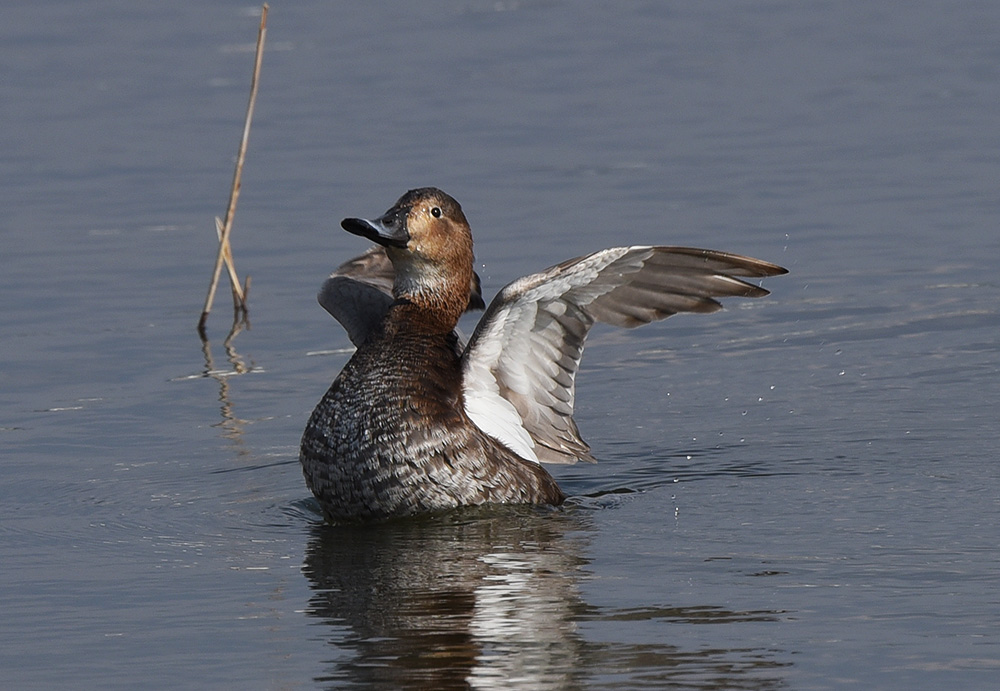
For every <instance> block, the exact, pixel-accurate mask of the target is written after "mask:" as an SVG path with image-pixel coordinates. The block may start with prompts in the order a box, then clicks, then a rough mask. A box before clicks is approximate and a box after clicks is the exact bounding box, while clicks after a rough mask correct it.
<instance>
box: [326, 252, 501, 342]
mask: <svg viewBox="0 0 1000 691" xmlns="http://www.w3.org/2000/svg"><path fill="white" fill-rule="evenodd" d="M395 279H396V271H395V270H394V269H393V268H392V262H390V261H389V257H388V256H387V255H386V253H385V248H384V247H380V246H378V245H375V246H373V247H372V248H370V249H369V250H368V251H367V252H365V253H364V254H362V255H360V256H357V257H354V258H353V259H349V260H348V261H346V262H344V263H343V264H341V265H340V266H338V267H337V269H336V271H334V272H333V273H332V274H330V277H329V278H327V279H326V280H325V281H324V282H323V286H322V287H321V288H320V291H319V294H318V295H317V296H316V298H317V299H318V300H319V304H320V305H322V307H323V309H325V310H326V311H327V312H329V313H330V314H331V315H332V316H333V318H334V319H336V320H337V321H338V322H340V324H341V325H342V326H343V327H344V328H345V329H346V330H347V336H348V338H350V339H351V343H353V344H354V345H355V346H360V345H361V344H362V343H364V342H365V340H366V339H367V338H368V334H369V333H371V332H372V330H373V329H374V328H375V327H376V326H378V325H379V323H380V322H381V321H382V319H383V318H384V317H385V313H386V312H388V311H389V306H390V305H392V301H393V297H392V284H393V282H394V281H395ZM469 289H470V294H469V307H468V309H470V310H472V309H482V308H483V307H485V306H486V303H484V302H483V296H482V293H481V291H480V287H479V276H478V275H476V274H475V273H473V275H472V284H471V285H470V286H469Z"/></svg>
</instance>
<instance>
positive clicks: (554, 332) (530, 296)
mask: <svg viewBox="0 0 1000 691" xmlns="http://www.w3.org/2000/svg"><path fill="white" fill-rule="evenodd" d="M783 273H787V272H786V270H785V269H783V268H781V267H780V266H776V265H774V264H770V263H768V262H763V261H760V260H758V259H752V258H750V257H743V256H740V255H737V254H727V253H725V252H714V251H711V250H701V249H693V248H687V247H614V248H611V249H606V250H601V251H600V252H595V253H594V254H590V255H587V256H585V257H578V258H576V259H571V260H569V261H566V262H563V263H562V264H559V265H558V266H554V267H552V268H551V269H547V270H546V271H543V272H541V273H537V274H533V275H531V276H526V277H524V278H521V279H518V280H516V281H514V282H513V283H511V284H509V285H508V286H507V287H505V288H504V289H503V290H502V291H501V292H500V294H499V295H497V297H496V298H495V299H494V300H493V302H492V303H491V304H490V306H489V308H488V309H487V310H486V314H484V315H483V318H482V319H481V320H480V322H479V325H478V326H477V327H476V331H475V333H473V335H472V339H471V340H470V341H469V345H468V347H467V348H466V350H465V353H464V354H463V389H464V394H465V408H466V412H467V413H468V415H469V417H470V418H472V420H473V422H475V423H476V425H477V426H478V427H479V428H480V429H482V430H483V431H484V432H486V433H487V434H489V435H490V436H492V437H494V438H495V439H498V440H499V441H501V442H503V443H504V444H506V445H507V446H508V447H510V448H511V450H513V451H515V452H516V453H518V454H519V455H520V456H522V457H523V458H525V459H527V460H532V461H538V462H544V463H575V462H577V461H581V460H582V461H590V462H593V461H594V457H593V456H591V454H590V447H589V446H588V445H587V444H586V442H584V441H583V439H581V438H580V432H579V430H578V429H577V426H576V423H575V422H574V421H573V401H574V381H575V378H576V372H577V369H578V367H579V364H580V357H581V355H582V354H583V343H584V340H585V339H586V337H587V333H588V332H589V331H590V327H591V326H593V324H594V322H595V321H600V322H604V323H607V324H611V325H614V326H622V327H626V328H632V327H636V326H639V325H641V324H647V323H649V322H651V321H655V320H658V319H665V318H666V317H669V316H670V315H672V314H677V313H678V312H714V311H716V310H718V309H721V308H722V305H721V304H719V302H718V301H717V300H716V299H715V298H720V297H730V296H741V297H762V296H764V295H767V294H768V291H766V290H764V289H763V288H761V287H759V286H756V285H753V284H750V283H747V282H746V281H742V280H740V279H739V278H736V277H737V276H743V277H753V278H762V277H764V276H774V275H777V274H783Z"/></svg>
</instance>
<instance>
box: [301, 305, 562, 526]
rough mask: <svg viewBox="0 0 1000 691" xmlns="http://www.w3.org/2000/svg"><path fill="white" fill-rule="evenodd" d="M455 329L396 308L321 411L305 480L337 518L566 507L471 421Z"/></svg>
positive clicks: (547, 482)
mask: <svg viewBox="0 0 1000 691" xmlns="http://www.w3.org/2000/svg"><path fill="white" fill-rule="evenodd" d="M461 377H462V374H461V363H460V360H459V353H458V342H457V336H456V335H455V333H454V332H445V333H434V332H429V331H426V330H422V329H419V328H418V329H414V328H412V324H409V323H408V321H407V315H406V310H405V309H399V310H397V309H394V310H391V311H390V315H388V316H387V318H386V320H385V322H383V324H382V325H381V327H380V328H378V329H376V331H375V332H373V333H372V334H371V336H370V338H369V339H368V340H367V341H366V342H365V343H364V344H362V345H361V346H360V347H359V348H358V350H357V351H356V352H355V354H354V356H353V357H352V358H351V360H350V361H349V362H348V363H347V365H346V366H345V367H344V369H343V371H342V372H341V373H340V375H339V376H338V377H337V379H336V380H335V381H334V382H333V385H332V386H331V387H330V389H329V391H327V393H326V395H325V396H324V397H323V400H322V401H320V403H319V405H318V406H317V407H316V409H315V410H314V411H313V414H312V417H311V418H310V420H309V423H308V425H307V426H306V430H305V433H304V434H303V437H302V446H301V454H300V460H301V461H302V468H303V472H304V474H305V478H306V482H307V484H308V485H309V487H310V489H312V491H313V493H314V494H315V495H316V497H317V498H318V499H319V501H320V504H321V505H322V507H323V512H324V513H325V514H326V516H327V517H328V518H329V519H331V520H334V521H345V520H358V519H365V518H386V517H391V516H399V515H407V514H413V513H422V512H427V511H436V510H444V509H450V508H454V507H456V506H461V505H475V504H483V503H487V502H491V503H548V504H558V503H560V502H561V501H562V500H563V495H562V493H561V491H560V490H559V488H558V486H557V485H556V483H555V481H554V480H553V479H552V477H551V476H550V475H549V474H548V473H547V472H546V471H545V470H544V469H543V468H541V467H540V466H539V465H537V464H536V463H532V462H528V461H525V460H523V459H521V458H520V457H518V456H517V455H516V454H514V453H513V452H512V451H510V450H509V449H507V448H506V447H504V446H503V445H501V444H499V443H498V442H496V441H495V440H493V439H492V438H490V437H489V436H487V435H486V434H485V433H483V432H482V431H481V430H480V429H479V428H478V427H476V425H475V424H473V423H472V421H471V420H470V419H469V417H468V416H467V415H466V413H465V410H464V405H463V400H462V396H463V394H462V380H461Z"/></svg>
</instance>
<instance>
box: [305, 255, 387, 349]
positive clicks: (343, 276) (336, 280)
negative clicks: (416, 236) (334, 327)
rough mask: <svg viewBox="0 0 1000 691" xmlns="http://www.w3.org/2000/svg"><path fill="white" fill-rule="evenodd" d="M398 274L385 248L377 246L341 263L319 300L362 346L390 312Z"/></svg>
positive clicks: (328, 279)
mask: <svg viewBox="0 0 1000 691" xmlns="http://www.w3.org/2000/svg"><path fill="white" fill-rule="evenodd" d="M395 277H396V272H395V271H393V269H392V263H390V262H389V257H387V256H386V254H385V249H383V248H382V247H378V246H375V247H372V248H371V249H370V250H368V251H367V252H365V253H364V254H362V255H360V256H358V257H354V258H353V259H349V260H348V261H346V262H344V263H343V264H341V265H340V266H338V267H337V269H336V270H335V271H334V272H333V273H332V274H330V277H329V278H327V279H326V280H325V281H323V286H322V287H321V288H320V290H319V294H318V295H317V296H316V299H317V300H319V304H320V305H322V306H323V309H325V310H326V311H327V312H329V313H330V314H331V315H332V316H333V318H334V319H336V320H337V321H338V322H340V324H341V326H343V327H344V328H345V329H346V330H347V336H348V338H350V339H351V343H353V344H354V345H355V346H360V345H361V344H362V343H364V342H365V340H366V339H367V338H368V334H369V333H371V331H372V330H373V329H374V328H375V327H376V326H378V325H379V322H381V321H382V318H383V317H385V313H386V312H388V311H389V306H390V305H391V304H392V283H393V281H394V280H395Z"/></svg>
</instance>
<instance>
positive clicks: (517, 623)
mask: <svg viewBox="0 0 1000 691" xmlns="http://www.w3.org/2000/svg"><path fill="white" fill-rule="evenodd" d="M579 528H580V525H579V521H578V519H574V518H573V517H571V516H569V515H567V514H564V513H558V512H553V511H551V510H544V511H543V510H537V509H531V508H504V509H499V510H498V509H492V510H468V511H459V512H454V513H452V514H449V515H448V516H444V517H437V518H428V519H418V520H408V521H399V522H395V523H389V524H384V525H378V526H371V527H331V526H319V527H317V528H315V530H314V534H313V539H312V540H311V543H310V546H309V549H308V553H307V555H306V563H305V573H306V575H307V576H308V577H309V579H310V580H311V581H312V583H313V586H314V588H315V589H316V594H315V596H314V597H313V598H312V600H311V603H310V604H311V613H312V614H314V615H315V616H318V617H322V618H324V619H325V620H327V621H328V622H329V623H330V624H333V625H341V626H346V627H348V628H349V629H350V631H351V633H350V634H348V635H347V636H346V637H344V638H340V637H338V640H336V641H335V643H336V645H337V646H338V647H339V648H340V649H341V650H344V649H350V650H352V651H353V652H354V659H353V660H350V661H348V662H346V663H342V664H338V665H337V666H336V669H335V670H334V671H333V673H332V674H331V675H330V676H329V677H327V679H326V680H327V681H330V682H334V681H336V682H340V683H343V682H354V683H358V684H361V685H364V686H367V685H372V686H374V687H380V688H410V689H452V688H470V687H472V688H481V689H492V688H511V683H512V681H514V682H516V685H517V686H518V687H521V688H536V689H559V688H566V687H567V686H569V685H571V684H570V677H571V675H572V674H573V670H575V669H576V668H577V665H576V664H575V657H576V656H577V655H578V653H579V650H580V640H579V637H578V636H577V633H576V628H575V625H574V623H573V622H574V610H575V609H576V608H578V606H579V595H578V593H577V591H576V588H575V584H576V580H577V578H578V571H579V567H580V566H581V564H582V560H581V558H580V556H579V554H580V553H581V551H582V550H581V546H582V540H583V538H581V537H579V536H574V534H573V533H574V532H575V531H577V530H579Z"/></svg>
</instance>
